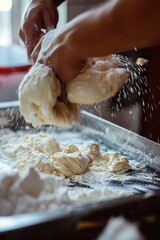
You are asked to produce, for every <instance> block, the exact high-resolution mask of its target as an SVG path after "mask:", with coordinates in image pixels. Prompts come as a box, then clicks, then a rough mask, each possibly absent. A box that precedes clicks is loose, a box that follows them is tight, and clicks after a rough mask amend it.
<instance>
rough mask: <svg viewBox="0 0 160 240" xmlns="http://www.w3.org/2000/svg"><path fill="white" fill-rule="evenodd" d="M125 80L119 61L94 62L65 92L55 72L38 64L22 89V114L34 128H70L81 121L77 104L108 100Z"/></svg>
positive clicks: (103, 60) (68, 85) (20, 92)
mask: <svg viewBox="0 0 160 240" xmlns="http://www.w3.org/2000/svg"><path fill="white" fill-rule="evenodd" d="M126 80H127V73H126V70H125V69H123V68H119V64H118V60H117V59H115V58H113V57H112V56H108V57H106V58H93V59H89V60H88V63H87V65H86V67H85V69H83V71H82V72H81V73H79V74H78V75H77V76H76V77H75V78H74V79H73V80H71V81H69V82H67V83H66V85H65V86H64V89H63V88H62V86H61V84H60V82H59V80H58V79H57V77H56V75H55V73H54V72H53V71H52V69H51V68H49V67H48V66H45V65H43V64H40V63H38V62H37V63H36V64H35V65H34V66H32V68H31V69H30V71H29V72H28V74H27V75H26V76H25V77H24V79H23V81H22V82H21V84H20V86H19V93H18V95H19V100H20V111H21V113H22V115H23V116H24V118H25V120H26V122H29V123H32V125H33V126H34V127H38V126H41V125H46V124H47V125H48V124H49V125H70V124H73V123H75V122H76V121H77V119H78V117H79V110H78V104H94V103H99V102H101V101H104V100H107V99H108V98H110V97H112V96H113V95H114V94H115V93H116V92H117V91H118V90H119V89H120V88H121V86H122V85H123V84H124V82H125V81H126ZM64 92H65V94H64ZM65 95H66V96H65Z"/></svg>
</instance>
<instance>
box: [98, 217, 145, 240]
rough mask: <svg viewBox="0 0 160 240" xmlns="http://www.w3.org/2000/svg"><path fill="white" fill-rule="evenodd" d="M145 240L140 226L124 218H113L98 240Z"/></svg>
mask: <svg viewBox="0 0 160 240" xmlns="http://www.w3.org/2000/svg"><path fill="white" fill-rule="evenodd" d="M106 239H112V240H144V237H143V236H142V234H141V233H140V231H139V229H138V226H137V225H136V224H134V223H131V222H129V221H127V220H126V219H124V218H123V217H117V218H111V219H110V220H109V222H108V224H107V225H106V227H105V228H104V230H103V232H102V233H101V234H100V236H99V237H98V238H97V240H106Z"/></svg>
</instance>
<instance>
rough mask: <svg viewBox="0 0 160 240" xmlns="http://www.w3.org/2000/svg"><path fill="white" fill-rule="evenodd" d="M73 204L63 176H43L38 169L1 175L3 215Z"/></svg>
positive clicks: (46, 209) (0, 205) (45, 209)
mask: <svg viewBox="0 0 160 240" xmlns="http://www.w3.org/2000/svg"><path fill="white" fill-rule="evenodd" d="M71 205H72V201H71V200H70V198H69V196H68V193H67V186H66V183H65V180H64V178H63V177H57V176H51V175H43V174H40V173H39V172H38V171H37V170H35V169H34V168H29V169H27V170H26V171H25V172H23V174H19V173H12V174H8V175H0V215H2V216H4V215H15V214H20V213H29V212H36V211H49V210H55V209H56V208H57V207H58V208H61V207H64V206H65V207H67V206H70V207H71Z"/></svg>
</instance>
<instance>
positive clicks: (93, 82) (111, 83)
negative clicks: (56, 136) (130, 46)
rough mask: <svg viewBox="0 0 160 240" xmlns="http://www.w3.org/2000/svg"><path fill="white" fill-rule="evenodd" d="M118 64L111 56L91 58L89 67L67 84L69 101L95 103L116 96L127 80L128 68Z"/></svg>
mask: <svg viewBox="0 0 160 240" xmlns="http://www.w3.org/2000/svg"><path fill="white" fill-rule="evenodd" d="M117 66H118V60H116V59H114V58H111V57H108V58H106V59H104V58H97V59H95V58H94V59H93V60H92V59H89V63H88V67H87V68H86V69H85V70H84V71H83V72H81V73H80V74H78V75H77V76H76V77H75V78H74V79H73V80H71V81H69V82H68V83H67V84H66V92H67V99H68V100H69V102H71V103H78V104H94V103H99V102H102V101H104V100H107V99H108V98H110V97H112V96H114V95H115V93H116V92H117V91H118V90H119V89H120V88H121V86H122V85H123V84H124V82H125V81H126V80H127V73H126V70H125V69H123V68H118V67H117Z"/></svg>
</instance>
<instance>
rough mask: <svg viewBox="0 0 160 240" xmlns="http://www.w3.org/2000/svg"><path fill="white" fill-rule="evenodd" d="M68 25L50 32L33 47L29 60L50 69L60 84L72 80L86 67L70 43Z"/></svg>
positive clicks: (84, 61)
mask: <svg viewBox="0 0 160 240" xmlns="http://www.w3.org/2000/svg"><path fill="white" fill-rule="evenodd" d="M71 31H72V29H71V28H68V25H67V24H66V25H65V26H63V27H61V28H58V29H55V30H50V31H49V32H48V33H46V34H45V35H44V36H43V37H42V38H41V40H40V41H39V43H38V44H37V46H36V47H35V49H34V51H33V53H32V55H31V58H32V61H33V62H34V63H35V62H36V61H37V62H39V63H42V64H45V65H47V66H49V67H51V68H52V69H53V70H54V72H56V74H57V76H58V78H59V80H60V81H61V82H67V81H69V80H72V79H73V78H74V77H75V76H76V75H77V74H78V73H79V72H80V71H81V70H82V69H83V68H84V67H85V65H86V59H85V58H82V57H81V55H80V53H79V51H78V50H77V49H76V48H74V46H73V45H72V43H71Z"/></svg>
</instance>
